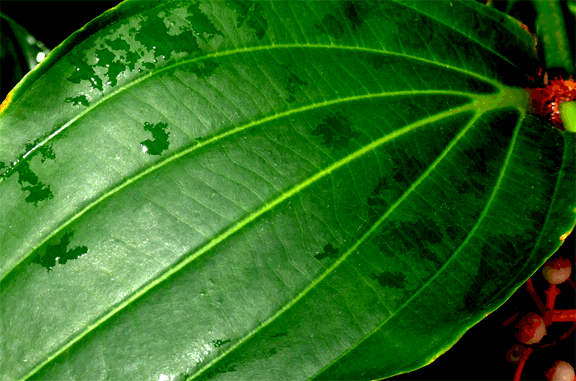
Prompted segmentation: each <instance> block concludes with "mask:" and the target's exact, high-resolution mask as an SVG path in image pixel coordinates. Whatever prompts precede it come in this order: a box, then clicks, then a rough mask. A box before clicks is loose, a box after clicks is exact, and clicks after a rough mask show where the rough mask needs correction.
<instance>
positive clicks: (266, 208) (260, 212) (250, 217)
mask: <svg viewBox="0 0 576 381" xmlns="http://www.w3.org/2000/svg"><path fill="white" fill-rule="evenodd" d="M405 93H406V92H403V94H405ZM407 93H414V92H407ZM430 93H435V94H437V93H438V92H437V91H435V92H430ZM442 93H448V94H454V93H455V92H453V91H450V92H442ZM390 94H391V93H382V94H381V96H382V97H385V96H390ZM394 94H395V95H398V94H397V93H394ZM461 95H464V96H466V95H469V94H466V93H463V94H461ZM372 97H374V95H370V96H361V97H351V99H352V100H357V99H365V98H372ZM343 99H347V98H343ZM341 101H342V100H341V99H338V100H334V101H333V102H332V103H338V102H341ZM325 103H327V102H323V103H321V104H320V105H325ZM318 107H320V106H318ZM303 108H304V107H303ZM303 108H301V109H303ZM308 108H309V106H308V107H307V108H306V109H308ZM475 108H476V102H470V103H468V104H466V105H464V106H461V107H458V108H455V109H451V110H447V111H444V112H442V113H440V114H437V115H434V116H431V117H428V118H425V119H422V120H419V121H417V122H414V123H412V124H410V125H408V126H406V127H404V128H401V129H399V130H396V131H394V132H393V133H391V134H388V135H386V136H383V137H381V138H380V139H378V140H375V141H374V142H372V143H370V144H368V145H366V146H364V147H362V148H361V149H359V150H357V151H355V152H354V153H352V154H350V155H348V156H346V157H344V158H342V159H340V160H339V161H337V162H335V163H333V164H332V165H330V166H329V167H327V168H325V169H322V170H321V171H319V172H318V173H316V174H315V175H314V176H311V177H309V178H307V179H306V180H304V181H302V182H300V183H299V184H297V185H295V186H294V187H292V188H291V189H290V190H288V191H286V192H284V193H282V195H280V196H278V197H277V198H275V199H274V200H272V201H271V202H268V203H266V204H265V205H264V206H263V207H261V208H260V209H258V210H257V211H255V212H252V213H250V214H249V215H248V216H246V217H244V218H243V219H242V220H241V221H239V222H238V223H236V224H235V225H233V226H232V227H231V228H229V229H227V230H226V231H224V232H223V233H222V234H219V235H218V236H217V237H215V238H213V239H212V240H210V241H209V242H208V243H207V244H205V245H204V246H202V247H201V248H200V249H199V250H197V251H196V252H195V253H194V254H191V255H188V256H186V257H184V259H182V260H181V261H179V262H177V263H175V264H174V265H173V266H172V267H171V268H170V269H168V270H167V271H166V272H164V273H163V274H162V275H161V276H159V277H157V278H156V279H154V280H152V281H150V282H149V283H147V284H146V285H144V286H143V287H141V288H139V289H138V290H137V291H135V292H134V293H132V295H131V296H130V297H128V298H126V299H125V300H124V301H123V302H122V303H120V304H118V305H116V307H115V308H113V309H111V310H109V312H108V313H106V314H105V315H104V316H102V317H101V318H100V319H98V320H96V321H95V322H94V323H93V324H90V325H88V326H87V327H86V328H85V329H84V330H83V331H82V332H80V333H79V334H78V335H77V336H75V337H74V338H73V339H72V340H70V341H68V342H67V343H66V344H65V345H63V346H62V347H61V348H59V349H58V350H57V351H56V352H54V353H53V354H51V355H50V356H48V357H47V358H46V360H45V361H44V362H42V363H41V364H39V365H38V366H36V367H35V368H34V369H33V370H32V371H30V373H29V374H28V375H26V376H25V378H23V379H27V378H29V377H31V376H32V375H34V374H35V373H37V372H38V371H39V370H40V369H42V368H43V367H44V366H46V365H47V364H49V363H50V362H52V361H53V360H54V359H56V358H57V357H58V356H59V355H60V354H61V353H63V352H64V351H66V350H68V348H70V347H71V346H73V345H74V344H75V343H76V342H78V341H79V340H80V339H82V338H83V337H85V336H86V335H88V334H89V333H90V332H91V331H93V330H94V329H96V328H97V327H99V326H100V325H102V324H104V323H105V322H106V321H108V320H109V319H110V318H111V317H112V316H114V315H116V314H117V313H119V312H121V311H122V310H124V308H125V307H127V306H128V305H130V304H131V303H132V302H134V301H136V300H137V299H139V298H140V297H142V296H143V295H145V294H146V293H148V291H150V290H152V289H153V288H154V287H156V286H157V285H158V284H160V283H162V282H164V281H166V280H167V279H169V278H170V277H171V276H173V275H174V274H176V273H177V272H179V271H180V270H181V269H182V268H184V267H185V266H187V265H188V264H190V263H191V262H192V261H194V260H196V259H197V258H199V257H200V256H201V255H203V254H204V253H206V252H208V251H209V250H211V249H212V248H214V247H215V246H216V245H218V244H219V243H220V242H222V241H224V240H226V239H227V238H228V237H230V236H231V235H233V234H234V233H236V232H237V231H239V230H241V229H242V228H243V227H244V226H246V225H247V224H249V223H250V222H252V221H254V220H255V219H257V218H258V217H260V216H261V215H263V214H264V213H266V212H268V211H270V210H272V209H273V208H274V207H276V206H277V205H279V204H281V203H282V202H284V201H286V200H287V199H289V198H290V197H292V196H294V195H296V194H297V193H298V192H300V191H301V190H303V189H305V188H307V187H308V186H310V185H311V184H313V183H315V182H316V181H318V180H320V179H321V178H323V177H325V176H326V175H328V174H330V173H332V172H333V171H335V170H337V169H338V168H340V167H342V166H344V165H346V164H348V163H349V162H351V161H353V160H356V159H358V158H359V157H361V156H362V155H364V154H366V153H368V152H370V151H372V150H373V149H375V148H377V147H379V146H380V145H382V144H384V143H386V142H388V141H390V140H393V139H395V138H396V137H398V136H401V135H403V134H405V133H408V132H410V131H412V130H414V129H416V128H419V127H422V126H426V125H427V124H429V123H433V122H436V121H438V120H442V119H444V118H445V117H449V116H452V115H455V114H458V113H462V112H465V111H469V110H474V109H475ZM301 109H297V110H301ZM297 110H292V113H293V112H294V111H297ZM278 115H280V114H276V117H277V116H278ZM269 118H270V119H273V118H271V117H269ZM274 119H275V118H274ZM259 122H260V121H259ZM254 124H256V122H253V123H250V124H249V125H254ZM245 128H247V127H245ZM235 131H236V129H235V130H232V131H228V132H227V133H225V134H226V135H230V134H231V133H233V132H235ZM216 138H217V137H214V138H212V139H209V140H207V141H205V142H203V143H205V144H208V143H212V142H214V141H215V140H216ZM199 146H200V145H196V146H193V147H191V148H189V149H188V150H185V151H183V152H182V153H181V154H180V156H178V157H181V156H184V155H185V154H187V153H188V152H186V151H189V152H192V151H193V150H195V149H197V148H199ZM175 156H176V155H175ZM170 159H171V160H175V158H174V157H172V158H170ZM167 160H168V159H167ZM165 162H166V161H164V162H163V163H165ZM160 164H162V163H160ZM153 169H155V168H154V167H152V168H149V169H148V170H147V171H145V172H144V173H149V172H151V171H152V170H153ZM140 177H142V176H140ZM133 181H135V180H130V181H129V182H127V183H128V184H129V183H132V182H133ZM99 200H100V199H99ZM97 201H98V200H97ZM85 211H86V209H84V211H83V212H82V214H83V213H84V212H85ZM77 216H79V215H77ZM77 216H75V217H74V219H75V218H77ZM339 263H341V262H337V264H339ZM334 268H335V267H334V266H333V267H331V269H332V270H333V269H334ZM282 311H283V310H282Z"/></svg>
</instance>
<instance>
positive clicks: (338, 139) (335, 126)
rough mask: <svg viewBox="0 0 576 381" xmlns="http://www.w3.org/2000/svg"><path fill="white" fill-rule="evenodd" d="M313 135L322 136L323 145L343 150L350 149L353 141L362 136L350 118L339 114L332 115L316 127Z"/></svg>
mask: <svg viewBox="0 0 576 381" xmlns="http://www.w3.org/2000/svg"><path fill="white" fill-rule="evenodd" d="M312 135H313V136H320V137H321V138H322V140H323V142H322V145H324V146H326V147H328V148H330V149H340V150H343V149H346V148H348V147H349V145H350V141H351V140H352V139H357V138H358V137H360V135H361V134H360V132H358V131H357V130H356V129H355V128H354V126H353V124H352V122H350V120H348V118H346V117H345V116H343V115H341V114H339V113H330V114H329V115H328V116H327V117H325V118H324V119H323V121H322V123H320V124H318V125H317V126H316V128H315V129H314V131H312Z"/></svg>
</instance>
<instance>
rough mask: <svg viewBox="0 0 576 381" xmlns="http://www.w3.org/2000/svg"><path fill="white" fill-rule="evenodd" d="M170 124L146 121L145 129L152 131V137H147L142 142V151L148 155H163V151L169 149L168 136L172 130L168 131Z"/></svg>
mask: <svg viewBox="0 0 576 381" xmlns="http://www.w3.org/2000/svg"><path fill="white" fill-rule="evenodd" d="M167 127H168V124H166V123H158V124H156V125H154V124H151V123H148V122H146V123H144V129H145V130H146V131H150V132H151V133H152V139H153V140H150V139H146V140H144V141H143V142H140V145H141V146H142V152H144V153H147V154H148V155H161V154H162V152H164V151H165V150H167V149H168V147H169V145H170V143H169V142H168V136H169V135H170V132H167V131H166V128H167Z"/></svg>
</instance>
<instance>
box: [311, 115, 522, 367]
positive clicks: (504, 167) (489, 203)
mask: <svg viewBox="0 0 576 381" xmlns="http://www.w3.org/2000/svg"><path fill="white" fill-rule="evenodd" d="M480 115H481V113H477V115H476V118H475V119H474V120H472V121H471V122H470V125H472V124H473V122H474V121H475V120H476V119H478V118H479V117H480ZM522 120H523V115H522V116H521V117H520V118H518V122H517V124H516V127H515V129H514V134H513V136H512V139H511V142H510V147H509V148H508V153H507V154H506V159H505V160H504V163H503V165H502V169H501V170H500V173H499V174H498V178H497V180H496V184H495V186H494V189H493V190H492V193H491V194H490V197H489V198H488V201H487V202H486V205H485V206H484V208H483V210H482V212H481V213H480V216H478V220H477V222H476V224H474V226H473V227H472V229H471V230H470V232H469V233H468V234H467V235H466V238H465V239H464V240H463V241H462V243H461V244H460V246H459V247H458V248H457V249H456V250H455V251H454V253H453V254H452V255H451V256H450V258H449V259H448V260H447V261H446V262H445V263H444V265H443V266H442V267H441V268H440V269H438V271H437V272H436V273H435V274H434V275H433V276H431V277H430V278H429V279H428V280H427V281H426V283H424V284H423V285H422V286H421V287H420V289H419V290H418V291H417V292H415V293H414V294H413V295H412V296H411V297H410V298H409V299H408V300H407V301H406V302H404V303H403V304H402V305H401V306H400V307H399V308H398V310H396V311H395V312H394V313H393V314H392V315H391V316H389V317H388V318H387V319H386V320H384V321H382V322H381V323H380V324H379V325H378V326H376V327H375V328H374V329H373V330H372V331H371V332H370V333H368V334H367V335H365V336H364V337H362V338H361V339H360V340H359V341H358V342H357V343H355V344H354V345H352V346H351V347H350V348H348V349H346V351H344V352H342V353H341V354H340V356H338V357H336V358H335V359H334V360H332V362H330V363H329V364H327V365H326V366H324V368H322V369H321V370H320V371H318V373H317V375H318V374H321V373H322V372H323V371H325V370H327V369H328V368H330V367H331V366H332V365H333V364H335V363H337V362H338V361H339V360H340V359H341V358H343V357H345V356H346V355H348V354H349V353H351V352H352V351H354V350H355V349H356V348H357V347H358V346H359V345H360V344H362V343H363V342H365V341H366V340H368V338H370V337H371V336H372V335H374V334H375V333H376V332H378V331H379V330H380V329H381V328H382V327H383V326H384V325H385V324H386V323H387V322H388V321H389V320H391V319H392V318H393V317H394V316H396V315H397V314H398V312H400V311H401V310H402V309H404V308H405V307H406V306H408V305H409V304H410V302H411V301H412V300H413V299H415V298H416V297H418V295H419V294H420V293H421V292H422V291H423V290H424V289H426V287H428V286H429V285H430V284H431V283H432V282H433V281H434V280H435V279H436V278H438V277H439V276H440V275H441V274H442V273H443V271H444V270H445V269H446V268H447V267H448V266H449V265H450V264H451V263H452V262H453V261H454V260H455V259H456V258H457V257H458V255H459V254H460V252H462V250H463V248H464V247H466V245H467V244H468V242H469V241H470V239H471V238H472V237H473V236H474V233H475V232H476V230H478V228H479V226H480V225H481V223H482V221H483V220H484V218H485V217H486V215H487V214H488V211H489V209H490V207H491V206H492V203H493V201H494V198H495V197H496V194H497V193H498V191H499V189H500V184H501V183H502V180H503V179H504V175H505V173H506V170H507V168H508V167H509V164H510V158H511V157H512V153H513V151H514V147H515V145H516V140H517V138H518V133H519V131H520V127H521V125H522ZM468 128H469V127H468ZM434 164H435V163H434ZM434 164H433V165H432V166H434ZM427 172H428V171H426V172H425V173H424V174H423V175H422V177H424V176H425V175H426V174H427ZM422 177H421V178H422ZM418 180H420V179H418ZM413 186H414V185H413ZM413 186H411V187H410V188H409V189H408V191H406V192H410V191H411V190H412V188H413ZM403 198H404V195H403V196H402V197H401V198H400V199H399V200H398V202H397V203H399V202H401V201H402V200H403ZM395 205H396V204H394V205H393V206H392V208H394V207H395ZM392 208H391V209H392ZM388 214H389V213H388V212H387V213H386V214H385V215H384V216H382V218H380V220H378V222H377V223H376V224H375V225H379V224H380V223H381V222H382V221H383V220H384V219H385V218H386V216H387V215H388ZM371 230H372V229H371ZM369 233H370V231H368V232H367V233H366V234H369ZM362 238H364V237H362ZM362 238H361V239H362ZM356 247H357V245H354V246H353V247H351V248H350V250H348V252H346V255H348V254H349V253H351V252H353V251H354V250H355V249H356Z"/></svg>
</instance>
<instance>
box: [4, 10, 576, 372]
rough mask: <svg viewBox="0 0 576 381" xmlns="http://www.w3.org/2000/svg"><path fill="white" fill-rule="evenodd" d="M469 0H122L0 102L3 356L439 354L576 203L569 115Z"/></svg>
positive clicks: (301, 366) (410, 361)
mask: <svg viewBox="0 0 576 381" xmlns="http://www.w3.org/2000/svg"><path fill="white" fill-rule="evenodd" d="M531 43H533V40H532V37H531V36H530V35H529V34H527V33H526V32H525V31H523V29H522V28H521V27H520V25H519V24H517V23H516V22H514V21H513V20H512V19H511V18H508V17H507V16H505V15H502V14H500V13H498V12H495V11H493V10H491V9H488V8H486V7H484V6H483V5H481V4H478V3H476V2H458V1H451V2H437V1H432V2H424V1H417V2H404V1H383V2H377V1H366V2H336V1H330V2H324V1H320V2H304V1H298V2H288V1H286V2H260V1H258V2H247V1H242V2H232V1H226V2H225V1H215V2H186V1H162V2H152V1H146V2H142V1H127V2H124V3H122V4H120V5H119V6H118V7H116V8H115V9H113V10H111V11H109V12H107V13H105V14H104V15H102V16H101V17H99V18H97V19H95V20H94V21H93V22H91V23H90V24H88V25H87V26H86V27H85V28H84V29H82V30H81V31H79V32H77V33H76V34H74V35H73V36H71V38H69V39H68V40H67V41H66V42H65V43H63V44H62V45H60V46H59V47H57V48H56V49H55V50H54V51H53V52H52V53H51V54H50V56H49V57H48V58H47V59H46V60H45V62H43V63H42V64H41V65H39V67H37V68H36V69H35V70H34V71H32V72H31V73H30V74H29V75H28V76H27V77H26V78H25V80H24V81H23V82H21V83H20V84H19V86H18V87H17V88H16V89H15V90H14V91H13V92H12V93H11V95H10V96H9V99H7V100H6V101H5V103H3V106H2V109H3V110H2V113H1V114H0V160H2V162H1V163H0V168H1V169H0V171H1V172H0V173H2V177H1V179H0V200H1V204H0V221H2V224H0V276H1V277H2V280H1V283H0V313H1V316H0V317H1V320H0V324H1V325H0V337H1V338H2V342H1V346H0V368H1V369H2V377H3V378H2V379H3V380H4V379H5V380H20V379H27V380H136V379H137V380H154V381H156V380H186V379H193V380H205V379H214V380H276V379H278V380H280V379H290V380H307V379H316V380H327V379H330V380H337V379H347V380H350V379H355V380H370V379H375V378H384V377H389V376H392V375H395V374H399V373H404V372H408V371H410V370H414V369H417V368H419V367H422V366H424V365H426V364H428V363H430V362H431V361H433V360H434V359H435V358H437V357H438V356H439V355H440V354H442V353H443V352H445V351H446V350H448V349H449V348H450V346H451V345H453V344H454V342H455V341H457V340H458V338H459V337H461V336H462V335H463V333H464V332H465V331H466V330H467V329H468V328H470V327H471V326H473V325H474V324H476V323H477V322H478V321H480V320H481V319H482V317H483V316H484V314H485V313H486V312H489V311H492V310H494V309H495V308H497V307H498V306H499V305H501V304H502V303H503V302H504V301H505V300H506V299H507V298H508V297H509V296H510V295H511V294H512V293H513V292H514V290H516V289H517V288H518V287H519V286H520V285H521V284H522V283H523V282H524V280H525V279H526V278H527V277H529V276H530V275H531V274H532V273H533V272H534V271H536V269H537V268H538V267H539V266H540V265H541V264H542V263H544V261H545V260H546V258H547V257H549V256H550V255H551V254H552V253H553V252H554V251H555V250H556V249H557V248H558V247H559V246H560V244H561V241H560V239H559V237H560V236H562V234H564V233H566V232H568V231H569V230H570V229H572V228H573V226H574V222H575V214H574V208H575V206H576V205H575V200H574V192H573V186H574V165H575V164H574V144H575V139H574V134H571V133H568V132H561V131H558V130H556V129H554V128H553V127H552V126H551V125H549V124H546V123H544V122H542V121H540V120H538V119H535V118H534V117H531V116H529V115H527V114H526V113H525V109H526V105H527V104H526V103H527V98H526V93H525V92H524V91H521V90H520V89H519V88H517V87H516V86H519V85H520V83H521V82H522V81H523V80H524V79H525V78H526V77H527V76H528V75H529V74H533V73H534V71H535V70H536V71H537V69H538V62H537V61H536V58H535V57H534V50H533V47H532V45H531Z"/></svg>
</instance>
